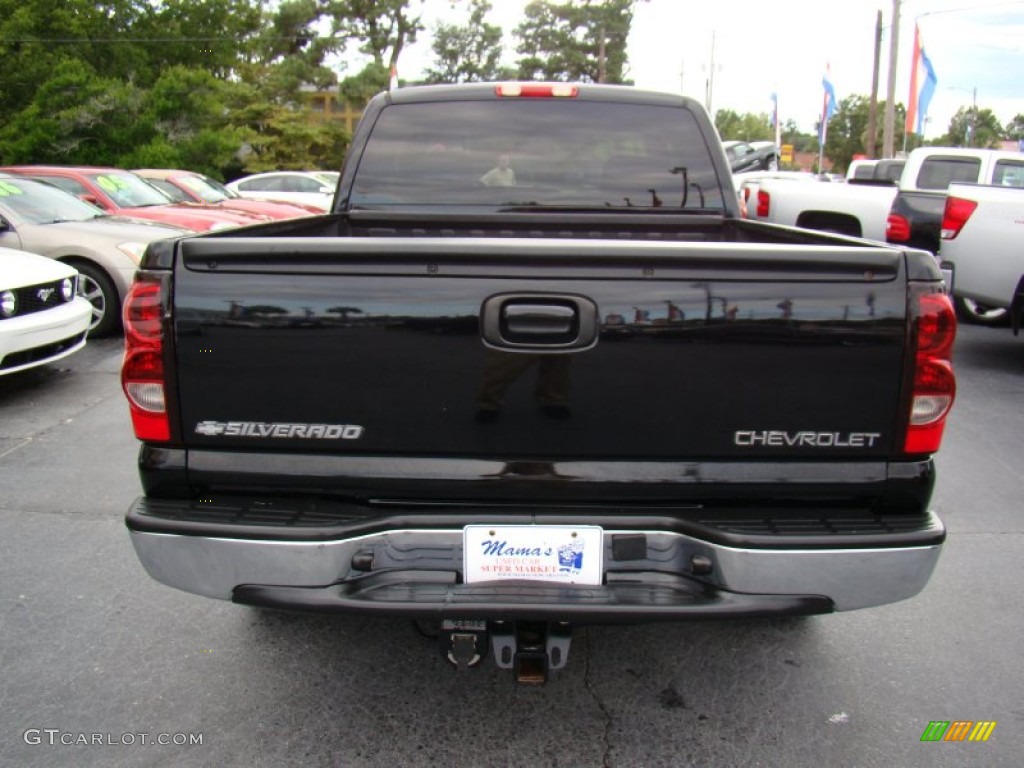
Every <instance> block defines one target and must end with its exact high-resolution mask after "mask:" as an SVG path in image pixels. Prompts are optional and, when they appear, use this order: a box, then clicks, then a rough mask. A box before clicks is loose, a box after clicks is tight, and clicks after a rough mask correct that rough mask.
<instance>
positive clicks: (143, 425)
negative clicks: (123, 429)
mask: <svg viewBox="0 0 1024 768" xmlns="http://www.w3.org/2000/svg"><path fill="white" fill-rule="evenodd" d="M162 286H163V283H162V278H161V277H160V276H156V275H149V274H146V273H144V272H140V273H139V274H138V275H136V277H135V282H134V283H133V284H132V287H131V290H129V291H128V296H127V297H126V298H125V301H124V310H123V317H124V361H123V362H122V364H121V387H122V388H123V389H124V393H125V395H126V396H127V397H128V407H129V410H130V411H131V416H132V425H133V426H134V428H135V436H136V437H137V438H138V439H139V440H157V441H166V440H170V439H171V425H170V419H169V418H168V416H167V402H166V393H165V388H164V362H163V346H164V337H163V313H164V309H163V292H162Z"/></svg>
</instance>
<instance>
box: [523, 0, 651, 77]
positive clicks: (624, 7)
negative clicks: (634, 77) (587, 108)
mask: <svg viewBox="0 0 1024 768" xmlns="http://www.w3.org/2000/svg"><path fill="white" fill-rule="evenodd" d="M635 3H636V0H607V1H606V2H599V1H598V0H569V2H565V3H553V2H545V1H544V0H534V2H531V3H529V4H528V5H527V6H526V9H525V18H524V20H523V22H522V23H521V24H520V25H519V26H518V27H517V28H516V30H515V35H516V37H517V38H518V40H519V45H518V47H517V48H516V50H517V52H518V53H519V55H520V59H519V62H518V70H519V71H518V76H519V77H520V78H522V79H524V80H557V81H574V80H575V81H582V82H592V83H602V82H603V83H628V82H629V81H628V80H627V79H626V66H627V58H626V40H627V38H628V37H629V30H630V27H631V26H632V24H633V8H634V6H635Z"/></svg>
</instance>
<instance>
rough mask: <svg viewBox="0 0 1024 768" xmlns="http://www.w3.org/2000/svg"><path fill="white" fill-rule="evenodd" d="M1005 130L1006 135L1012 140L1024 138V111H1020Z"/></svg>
mask: <svg viewBox="0 0 1024 768" xmlns="http://www.w3.org/2000/svg"><path fill="white" fill-rule="evenodd" d="M1003 131H1004V136H1005V137H1006V138H1007V139H1009V140H1010V141H1020V140H1021V139H1024V112H1021V113H1019V114H1018V115H1016V116H1015V117H1014V118H1013V120H1011V121H1010V122H1008V123H1007V124H1006V127H1005V128H1004V129H1003Z"/></svg>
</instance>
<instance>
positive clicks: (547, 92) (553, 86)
mask: <svg viewBox="0 0 1024 768" xmlns="http://www.w3.org/2000/svg"><path fill="white" fill-rule="evenodd" d="M494 93H495V94H496V95H498V96H502V97H504V98H522V99H546V98H563V99H572V98H575V97H576V96H578V95H579V93H580V89H579V87H578V86H575V85H570V84H569V83H499V84H498V85H496V86H494Z"/></svg>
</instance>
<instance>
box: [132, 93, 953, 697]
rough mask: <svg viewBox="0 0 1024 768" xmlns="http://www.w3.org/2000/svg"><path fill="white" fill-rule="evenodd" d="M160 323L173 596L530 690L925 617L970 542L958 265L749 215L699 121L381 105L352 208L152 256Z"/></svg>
mask: <svg viewBox="0 0 1024 768" xmlns="http://www.w3.org/2000/svg"><path fill="white" fill-rule="evenodd" d="M125 329H126V334H125V338H126V354H125V361H124V366H123V372H122V374H123V385H124V390H125V393H126V395H127V397H128V400H129V405H130V410H131V414H132V419H133V422H134V428H135V431H136V435H137V437H138V438H139V439H140V440H141V441H142V447H141V454H140V458H139V466H140V472H141V481H142V486H143V489H144V495H143V496H141V497H140V498H139V499H138V500H137V501H136V502H135V503H134V504H133V505H132V507H131V509H130V510H129V512H128V515H127V526H128V529H129V531H130V535H131V540H132V542H133V544H134V546H135V549H136V551H137V553H138V556H139V558H140V560H141V562H142V563H143V565H144V566H145V568H146V570H147V571H148V572H149V573H150V574H151V575H152V576H153V577H154V578H155V579H157V580H159V581H161V582H163V583H165V584H168V585H171V586H174V587H177V588H179V589H183V590H187V591H189V592H193V593H196V594H199V595H205V596H209V597H214V598H220V599H225V600H232V601H234V602H236V603H241V604H246V605H251V606H261V607H267V608H280V609H295V610H308V611H341V612H362V613H372V614H378V615H387V616H397V617H409V618H412V619H415V620H418V621H421V622H427V623H432V624H436V626H437V627H438V630H439V634H440V638H441V641H442V651H443V654H444V655H445V656H447V657H448V658H449V659H451V660H452V661H453V662H455V663H458V664H461V665H472V664H475V663H476V662H478V661H479V660H480V658H482V657H484V656H485V655H487V654H488V653H492V654H493V657H494V660H495V661H496V662H497V664H498V665H499V666H501V667H506V668H511V669H515V670H516V675H517V677H518V678H519V679H520V680H524V681H538V680H543V679H545V678H546V675H547V673H548V670H549V669H557V668H559V667H561V666H564V664H565V663H566V658H567V653H568V650H569V643H570V638H571V631H572V626H573V625H576V624H581V623H596V622H623V621H626V622H647V621H655V620H688V619H698V618H714V617H756V616H780V615H793V614H796V615H806V614H819V613H827V612H831V611H841V610H849V609H855V608H862V607H866V606H874V605H880V604H884V603H890V602H894V601H898V600H902V599H905V598H909V597H911V596H913V595H915V594H916V593H918V592H919V591H920V590H921V589H922V588H923V587H924V585H925V583H926V582H927V580H928V578H929V576H930V574H931V572H932V569H933V567H934V566H935V563H936V560H937V558H938V556H939V552H940V549H941V545H942V543H943V540H944V537H945V532H944V528H943V526H942V524H941V522H940V521H939V519H938V518H937V517H936V515H935V514H933V513H932V512H931V511H930V509H929V497H930V495H931V492H932V487H933V483H934V481H935V469H934V465H933V461H932V454H933V453H934V452H935V451H936V450H937V449H938V448H939V443H940V440H941V436H942V431H943V424H944V420H945V417H946V414H947V412H948V410H949V408H950V406H951V404H952V400H953V396H954V390H955V383H954V377H953V373H952V369H951V366H950V356H951V347H952V343H953V337H954V333H955V318H954V313H953V310H952V308H951V305H950V302H949V299H948V297H947V296H946V295H945V293H944V289H943V285H942V282H941V279H940V274H939V272H938V269H937V267H936V264H935V261H934V259H933V258H932V257H931V255H930V254H927V253H924V252H920V251H916V250H913V249H900V248H895V247H890V246H885V245H881V244H878V243H869V242H867V241H860V240H854V239H850V238H844V237H840V236H836V235H829V234H825V233H816V232H810V231H802V230H797V229H791V228H785V227H777V226H772V225H767V224H761V223H757V222H749V221H745V220H743V219H741V218H739V217H738V215H737V199H736V195H735V193H734V192H733V187H732V180H731V177H730V172H729V166H728V163H727V160H726V157H725V153H724V152H723V150H722V148H721V145H720V143H719V141H718V139H717V136H716V133H715V129H714V127H713V126H712V124H711V122H710V121H709V119H708V116H707V114H706V112H705V111H704V109H703V108H702V107H701V106H700V105H699V104H698V103H696V102H695V101H692V100H690V99H687V98H684V97H681V96H678V95H669V94H657V93H651V92H644V91H640V90H635V89H632V88H628V87H615V86H599V85H588V84H580V85H575V84H572V85H569V84H537V83H523V84H501V85H495V84H475V85H465V86H436V87H422V88H407V89H400V90H395V91H392V92H390V93H387V94H382V95H380V96H378V97H377V98H375V99H374V100H373V101H372V102H371V103H370V104H369V106H368V108H367V109H366V111H365V114H364V117H363V119H362V121H361V123H360V125H359V127H358V130H357V131H356V134H355V136H354V138H353V143H352V147H351V151H350V153H349V155H348V158H347V160H346V162H345V165H344V168H343V171H342V175H341V178H340V181H339V186H338V189H337V193H336V199H335V203H334V210H333V212H332V213H329V214H326V215H324V216H321V217H313V218H308V219H296V220H292V221H287V222H277V223H272V224H266V225H259V226H256V227H251V228H245V229H240V230H232V231H229V232H224V233H216V234H206V235H199V236H193V237H183V238H181V239H176V240H169V241H162V242H160V243H158V244H154V245H152V246H150V248H149V250H148V252H147V254H146V255H145V257H144V260H143V264H142V267H141V269H140V271H139V273H138V275H137V279H136V282H135V285H134V288H133V289H132V291H131V294H130V296H129V298H128V299H127V301H126V305H125Z"/></svg>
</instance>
